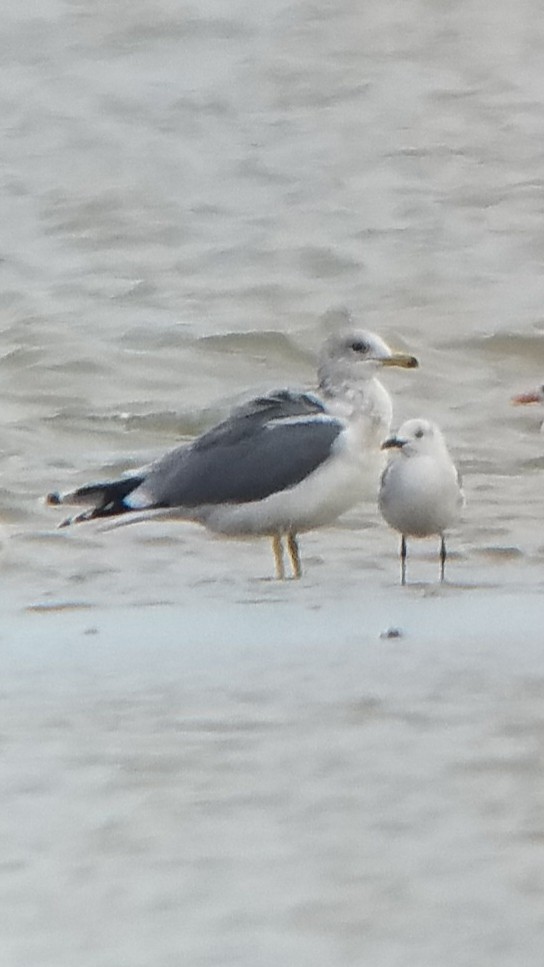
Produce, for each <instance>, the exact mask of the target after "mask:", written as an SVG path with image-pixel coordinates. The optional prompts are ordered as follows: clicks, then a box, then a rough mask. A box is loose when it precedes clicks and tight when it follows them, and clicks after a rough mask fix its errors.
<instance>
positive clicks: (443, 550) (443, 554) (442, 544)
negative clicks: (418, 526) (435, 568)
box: [440, 534, 446, 581]
mask: <svg viewBox="0 0 544 967" xmlns="http://www.w3.org/2000/svg"><path fill="white" fill-rule="evenodd" d="M445 567H446V541H445V540H444V535H443V534H442V537H441V540H440V580H441V581H443V580H444V568H445Z"/></svg>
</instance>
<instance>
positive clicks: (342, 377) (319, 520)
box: [47, 330, 418, 579]
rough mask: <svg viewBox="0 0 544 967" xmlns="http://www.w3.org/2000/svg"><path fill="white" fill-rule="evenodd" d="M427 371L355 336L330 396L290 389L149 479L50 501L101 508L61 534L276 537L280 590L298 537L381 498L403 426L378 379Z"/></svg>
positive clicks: (163, 463)
mask: <svg viewBox="0 0 544 967" xmlns="http://www.w3.org/2000/svg"><path fill="white" fill-rule="evenodd" d="M417 365H418V363H417V360H416V359H415V358H414V357H413V356H410V355H407V354H406V353H402V352H397V353H394V352H392V351H391V349H390V348H389V347H388V346H387V345H386V343H385V342H384V341H383V340H382V339H380V337H379V336H377V335H375V334H374V333H371V332H366V331H364V330H350V331H345V330H344V331H342V332H340V333H337V334H335V335H332V336H330V337H329V338H328V339H327V341H326V342H325V344H324V346H323V347H322V350H321V353H320V357H319V368H318V386H319V393H318V394H313V393H307V392H296V391H292V390H279V391H277V392H273V393H269V394H268V395H266V396H260V397H257V398H256V399H253V400H251V401H250V402H248V403H245V404H243V405H242V406H240V407H238V408H237V409H235V410H234V411H233V413H232V414H231V415H230V416H229V417H228V419H226V420H225V421H224V422H222V423H219V424H218V425H217V426H214V427H213V428H212V429H210V430H208V431H207V432H205V433H203V434H202V435H201V436H199V437H197V438H196V439H195V440H194V441H193V442H192V443H189V444H186V445H182V446H179V447H177V448H176V449H175V450H172V451H170V452H169V453H166V454H165V455H164V456H163V457H161V458H160V459H158V460H157V461H156V462H155V463H152V464H151V465H150V466H149V467H147V468H144V469H143V470H142V471H137V472H135V473H132V474H130V475H127V476H123V477H121V478H120V479H118V480H111V481H106V482H102V483H96V484H90V485H88V486H84V487H79V488H77V489H76V490H73V491H71V492H69V493H66V494H62V495H61V494H59V493H52V494H49V496H48V498H47V499H48V502H49V503H50V504H61V503H67V504H86V505H87V506H89V505H90V509H87V510H85V511H83V512H82V513H80V514H78V515H76V516H74V517H72V518H68V520H66V521H63V523H62V525H61V526H64V525H66V524H70V523H73V522H78V521H88V520H94V519H96V518H111V517H116V516H119V515H123V514H132V515H136V514H139V515H141V512H142V511H146V512H147V511H149V512H150V511H160V510H162V511H163V512H164V511H169V512H170V513H169V516H175V517H179V518H183V519H185V520H190V521H196V522H198V523H201V524H203V525H204V526H205V527H207V528H208V529H209V530H211V531H213V532H215V533H218V534H222V535H225V536H229V537H252V536H268V537H270V538H271V539H272V548H273V552H274V560H275V566H276V576H277V577H278V578H280V579H282V578H284V576H285V570H284V561H283V554H284V545H283V541H284V539H285V541H286V544H287V551H288V554H289V558H290V562H291V567H292V571H293V576H294V577H297V578H298V577H300V575H301V573H302V572H301V564H300V555H299V549H298V543H297V535H298V534H299V533H301V532H303V531H309V530H313V529H314V528H316V527H321V526H323V525H325V524H330V523H331V522H332V521H334V520H335V519H336V518H337V517H338V516H339V515H340V514H342V513H344V511H346V510H349V508H350V507H352V506H354V505H355V504H356V503H358V502H359V501H360V500H362V499H364V497H365V496H367V495H368V494H369V493H375V492H376V488H377V483H378V479H379V473H380V470H381V467H382V459H383V455H382V454H381V451H380V446H381V444H382V442H383V440H384V439H385V437H386V436H387V434H388V433H389V430H390V425H391V418H392V405H391V399H390V397H389V394H388V393H387V390H386V389H385V388H384V386H383V385H382V384H381V383H380V382H379V380H378V379H377V373H378V372H379V371H380V370H381V369H382V368H383V367H388V366H400V367H404V368H413V367H415V366H417ZM139 519H141V516H140V518H139Z"/></svg>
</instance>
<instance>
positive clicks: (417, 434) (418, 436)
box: [414, 427, 423, 440]
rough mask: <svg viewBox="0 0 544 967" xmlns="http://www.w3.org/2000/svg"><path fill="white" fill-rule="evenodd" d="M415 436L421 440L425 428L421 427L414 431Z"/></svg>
mask: <svg viewBox="0 0 544 967" xmlns="http://www.w3.org/2000/svg"><path fill="white" fill-rule="evenodd" d="M414 436H415V438H416V440H421V437H422V436H423V430H422V429H421V427H420V428H419V430H416V432H415V433H414Z"/></svg>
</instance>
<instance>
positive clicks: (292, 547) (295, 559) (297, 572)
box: [287, 533, 302, 578]
mask: <svg viewBox="0 0 544 967" xmlns="http://www.w3.org/2000/svg"><path fill="white" fill-rule="evenodd" d="M287 550H288V552H289V560H290V561H291V567H292V568H293V577H294V578H299V577H301V576H302V567H301V566H300V553H299V549H298V543H297V539H296V536H295V534H291V533H289V534H288V535H287Z"/></svg>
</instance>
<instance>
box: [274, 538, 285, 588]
mask: <svg viewBox="0 0 544 967" xmlns="http://www.w3.org/2000/svg"><path fill="white" fill-rule="evenodd" d="M272 551H273V552H274V564H275V565H276V577H277V579H278V581H283V580H284V579H285V568H284V566H283V543H282V539H281V534H274V536H273V538H272Z"/></svg>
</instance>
